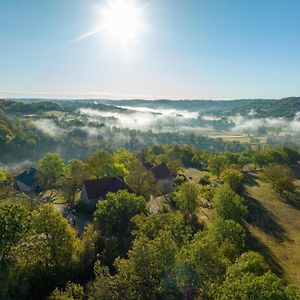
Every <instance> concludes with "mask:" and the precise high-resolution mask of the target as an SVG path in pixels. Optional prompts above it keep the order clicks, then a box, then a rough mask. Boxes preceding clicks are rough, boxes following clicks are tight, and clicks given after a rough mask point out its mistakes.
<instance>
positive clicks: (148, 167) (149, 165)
mask: <svg viewBox="0 0 300 300" xmlns="http://www.w3.org/2000/svg"><path fill="white" fill-rule="evenodd" d="M143 166H144V168H145V169H147V170H148V171H149V170H150V169H152V168H153V167H154V165H152V164H151V163H149V162H144V163H143Z"/></svg>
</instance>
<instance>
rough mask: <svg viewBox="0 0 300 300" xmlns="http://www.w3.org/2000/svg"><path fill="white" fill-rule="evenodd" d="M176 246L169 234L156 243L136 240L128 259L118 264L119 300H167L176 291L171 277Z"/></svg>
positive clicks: (119, 261) (162, 236)
mask: <svg viewBox="0 0 300 300" xmlns="http://www.w3.org/2000/svg"><path fill="white" fill-rule="evenodd" d="M177 251H178V250H177V246H176V243H175V241H174V240H173V239H172V236H171V234H170V233H169V232H168V231H161V232H160V234H159V235H158V236H157V237H156V238H155V239H153V240H149V239H148V238H146V237H144V236H141V237H139V238H138V239H136V240H134V243H133V245H132V249H131V250H129V252H128V259H118V260H117V261H116V264H115V265H116V267H117V270H118V273H117V277H116V279H117V283H118V286H119V287H122V291H121V294H119V297H118V299H124V296H125V297H126V298H127V299H141V300H142V299H145V300H147V299H149V300H150V299H158V298H161V299H166V298H167V295H168V293H169V292H171V294H173V295H174V293H175V291H174V289H173V285H172V277H171V276H170V273H171V270H172V267H173V265H174V263H175V257H176V253H177Z"/></svg>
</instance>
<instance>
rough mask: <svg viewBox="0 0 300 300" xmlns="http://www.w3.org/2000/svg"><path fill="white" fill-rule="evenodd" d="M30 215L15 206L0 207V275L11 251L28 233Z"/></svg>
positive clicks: (23, 209) (20, 207)
mask: <svg viewBox="0 0 300 300" xmlns="http://www.w3.org/2000/svg"><path fill="white" fill-rule="evenodd" d="M29 228H30V213H29V211H27V210H26V209H25V208H24V207H22V206H20V205H15V204H7V205H3V206H0V273H1V271H2V270H3V268H4V267H5V265H6V263H7V262H8V261H9V258H10V255H11V250H12V248H13V247H14V246H16V245H17V244H18V243H20V242H21V241H22V240H23V239H24V238H25V236H26V234H27V233H28V232H29Z"/></svg>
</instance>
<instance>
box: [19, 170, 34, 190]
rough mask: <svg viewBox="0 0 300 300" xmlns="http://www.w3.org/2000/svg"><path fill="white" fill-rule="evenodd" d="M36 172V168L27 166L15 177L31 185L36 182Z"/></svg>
mask: <svg viewBox="0 0 300 300" xmlns="http://www.w3.org/2000/svg"><path fill="white" fill-rule="evenodd" d="M36 174H37V170H36V169H35V168H29V169H27V170H26V171H24V172H23V173H21V174H19V175H18V176H17V177H16V180H17V181H19V182H21V183H23V184H25V185H27V186H29V187H33V186H34V185H35V184H36V182H37V178H36Z"/></svg>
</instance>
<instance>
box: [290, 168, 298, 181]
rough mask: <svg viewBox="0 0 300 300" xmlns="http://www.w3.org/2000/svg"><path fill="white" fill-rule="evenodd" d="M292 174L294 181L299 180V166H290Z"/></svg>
mask: <svg viewBox="0 0 300 300" xmlns="http://www.w3.org/2000/svg"><path fill="white" fill-rule="evenodd" d="M291 169H292V173H293V176H294V178H295V179H300V165H296V166H292V167H291Z"/></svg>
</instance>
